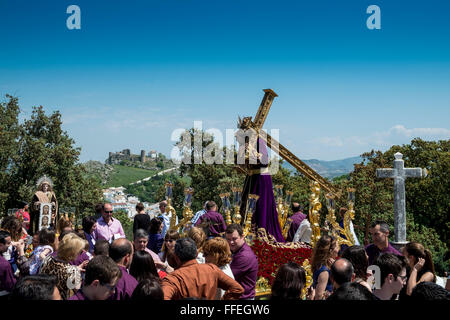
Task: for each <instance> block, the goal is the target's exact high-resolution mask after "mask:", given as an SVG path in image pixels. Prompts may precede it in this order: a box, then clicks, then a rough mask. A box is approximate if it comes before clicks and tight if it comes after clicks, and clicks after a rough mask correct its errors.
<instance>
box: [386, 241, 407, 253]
mask: <svg viewBox="0 0 450 320" xmlns="http://www.w3.org/2000/svg"><path fill="white" fill-rule="evenodd" d="M407 243H409V241H401V242H390V244H391V245H392V246H393V247H394V248H395V249H397V250H398V251H399V252H400V253H402V251H401V248H402V247H404V246H406V244H407Z"/></svg>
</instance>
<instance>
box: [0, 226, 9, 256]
mask: <svg viewBox="0 0 450 320" xmlns="http://www.w3.org/2000/svg"><path fill="white" fill-rule="evenodd" d="M10 245H11V234H10V233H9V232H8V231H5V230H0V254H2V253H3V252H6V250H8V247H9V246H10Z"/></svg>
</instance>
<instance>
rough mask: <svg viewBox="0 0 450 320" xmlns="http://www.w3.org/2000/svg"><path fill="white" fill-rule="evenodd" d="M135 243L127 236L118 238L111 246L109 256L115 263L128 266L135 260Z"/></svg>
mask: <svg viewBox="0 0 450 320" xmlns="http://www.w3.org/2000/svg"><path fill="white" fill-rule="evenodd" d="M133 252H134V250H133V245H132V244H131V242H130V241H129V240H127V239H125V238H120V239H116V240H114V241H113V243H112V244H111V246H110V247H109V256H110V257H111V259H113V260H114V262H115V263H117V264H119V265H122V266H124V267H126V268H129V267H130V264H131V261H132V260H133Z"/></svg>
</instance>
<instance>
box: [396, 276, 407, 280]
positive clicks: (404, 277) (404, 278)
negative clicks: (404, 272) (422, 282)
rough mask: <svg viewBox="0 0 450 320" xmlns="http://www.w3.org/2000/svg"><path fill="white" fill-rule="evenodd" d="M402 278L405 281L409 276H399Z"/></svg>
mask: <svg viewBox="0 0 450 320" xmlns="http://www.w3.org/2000/svg"><path fill="white" fill-rule="evenodd" d="M398 277H399V278H400V279H402V281H405V280H406V278H408V276H398Z"/></svg>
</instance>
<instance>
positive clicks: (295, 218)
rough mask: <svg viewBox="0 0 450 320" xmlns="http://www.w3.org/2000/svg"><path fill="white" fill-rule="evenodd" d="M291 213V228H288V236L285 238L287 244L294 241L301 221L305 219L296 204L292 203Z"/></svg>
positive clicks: (300, 208)
mask: <svg viewBox="0 0 450 320" xmlns="http://www.w3.org/2000/svg"><path fill="white" fill-rule="evenodd" d="M291 209H292V212H294V214H293V215H292V216H291V217H290V218H291V219H292V222H291V226H290V227H289V231H288V235H287V238H286V241H287V242H292V240H294V236H295V233H296V232H297V229H298V227H299V226H300V224H301V223H302V221H303V220H304V219H305V218H306V214H304V213H303V212H302V211H303V208H302V206H301V205H300V204H299V203H298V202H294V203H293V204H292V206H291Z"/></svg>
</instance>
